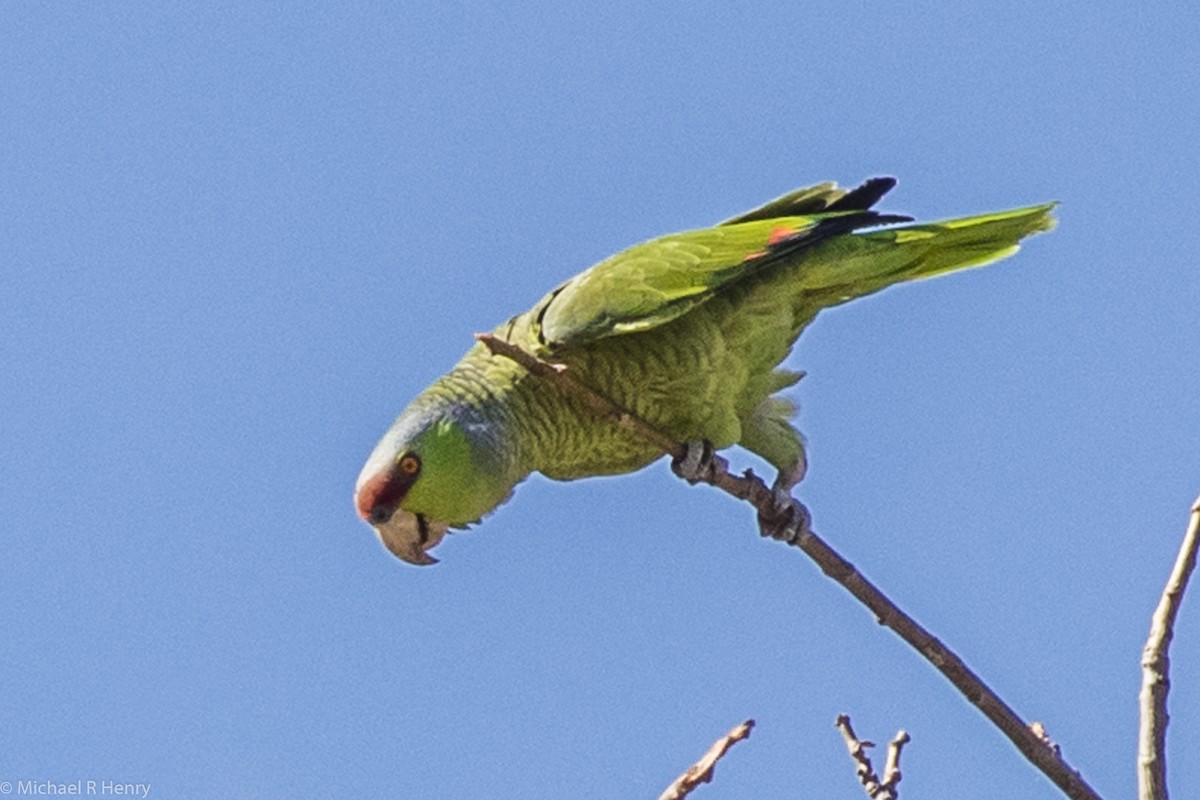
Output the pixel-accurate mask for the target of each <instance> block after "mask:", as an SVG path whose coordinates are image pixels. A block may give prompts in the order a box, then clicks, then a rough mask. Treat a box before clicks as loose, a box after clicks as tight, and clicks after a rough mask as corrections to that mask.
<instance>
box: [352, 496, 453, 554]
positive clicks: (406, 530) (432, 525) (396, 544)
mask: <svg viewBox="0 0 1200 800" xmlns="http://www.w3.org/2000/svg"><path fill="white" fill-rule="evenodd" d="M371 527H373V528H374V529H375V532H376V533H377V534H379V540H380V541H381V542H383V546H384V547H386V548H387V549H388V550H391V551H392V555H394V556H396V557H397V558H399V559H400V560H401V561H407V562H408V563H409V564H416V565H417V566H422V567H423V566H427V565H429V564H436V563H437V561H438V560H437V559H436V558H434V557H433V556H431V555H429V552H428V551H430V550H432V549H433V548H435V547H437V545H438V542H440V541H442V537H443V536H445V535H446V531H448V530H449V529H450V526H449V525H448V524H447V523H445V522H431V521H429V520H427V519H426V518H425V516H424V515H423V514H410V513H408V512H407V511H404V510H402V509H399V508H397V509H396V510H395V511H394V512H393V513H392V516H391V517H389V518H388V519H386V520H384V521H383V522H375V523H373V524H372V526H371Z"/></svg>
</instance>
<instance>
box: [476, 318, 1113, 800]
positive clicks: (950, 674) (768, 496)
mask: <svg viewBox="0 0 1200 800" xmlns="http://www.w3.org/2000/svg"><path fill="white" fill-rule="evenodd" d="M475 338H476V339H478V340H479V341H481V342H483V343H484V344H485V345H486V346H487V347H488V349H489V350H491V351H492V352H493V353H495V354H497V355H500V356H504V357H507V358H510V359H512V360H513V361H515V362H517V363H518V364H520V365H521V366H523V367H525V369H527V370H529V372H530V373H531V374H534V375H538V376H540V377H544V378H546V379H547V380H549V381H553V382H554V383H556V384H557V385H558V386H559V387H560V388H562V389H563V390H564V391H567V392H572V393H574V394H575V395H576V396H577V397H579V398H580V399H582V400H584V401H586V402H587V403H588V404H589V406H590V407H591V408H593V409H594V410H595V411H596V413H597V415H598V416H600V417H601V418H602V419H607V420H608V421H609V422H611V423H612V424H614V425H617V426H619V427H621V428H622V429H624V430H627V431H629V432H630V433H631V434H632V435H635V436H638V437H641V438H642V439H643V440H644V441H646V442H648V443H650V444H653V445H654V446H655V447H658V448H660V449H661V450H662V451H663V452H664V453H668V454H670V455H672V456H673V457H675V458H682V457H683V456H684V455H686V452H687V449H686V447H685V446H684V445H683V444H682V443H680V442H676V441H674V440H672V439H671V438H670V437H668V436H666V435H664V434H663V433H662V432H660V431H658V430H656V429H655V428H654V427H653V426H652V425H650V424H649V423H647V422H646V421H645V420H642V419H640V418H639V417H638V416H636V415H635V414H633V412H631V411H629V410H628V409H624V408H622V407H621V406H619V405H617V404H616V403H614V402H613V401H612V400H610V399H608V398H607V397H604V396H603V395H601V394H600V393H598V392H596V391H595V390H594V389H592V388H590V387H588V386H587V385H586V384H584V383H583V382H582V381H580V380H579V379H578V378H576V377H574V376H573V375H570V374H569V372H568V370H567V368H566V366H564V365H562V364H551V363H549V362H546V361H543V360H542V359H540V358H538V357H537V356H534V355H533V354H531V353H529V352H527V351H525V350H523V349H522V348H520V347H518V346H516V345H514V344H512V343H510V342H506V341H504V340H502V339H499V338H497V337H496V336H494V335H492V334H489V333H480V334H476V336H475ZM713 461H714V465H713V469H711V470H710V471H709V473H708V474H707V475H705V476H704V477H703V478H702V480H703V481H704V482H705V483H709V484H711V485H713V486H716V487H717V488H718V489H721V490H722V491H724V492H726V493H728V494H730V495H732V496H734V497H736V498H738V499H739V500H745V501H746V502H748V503H750V504H751V505H753V506H754V507H755V508H756V509H757V510H758V513H759V517H760V519H765V520H769V519H772V518H773V517H775V516H777V515H778V514H779V509H778V508H777V507H776V505H775V502H774V495H773V493H772V492H771V490H770V489H768V488H767V486H766V484H764V483H763V482H762V480H761V479H760V478H759V477H758V476H757V475H755V474H754V473H753V472H751V471H750V470H746V471H745V473H744V474H743V475H742V476H740V477H739V476H735V475H732V474H730V473H729V471H728V462H727V461H725V460H724V459H723V458H720V457H719V456H718V457H715V458H714V459H713ZM797 506H798V507H799V508H800V509H802V510H803V506H800V504H799V503H797ZM764 530H765V528H764ZM784 541H786V542H787V543H788V544H790V545H793V546H795V547H798V548H800V549H801V550H802V551H804V553H805V555H807V556H808V557H809V558H811V559H812V560H813V561H815V562H816V563H817V566H819V567H820V568H821V571H822V572H824V573H825V574H826V575H828V576H829V577H830V578H832V579H833V580H835V581H837V582H838V583H839V584H841V586H842V587H843V588H844V589H845V590H846V591H848V592H850V594H852V595H854V597H855V598H856V599H857V600H858V601H859V602H861V603H862V604H863V605H865V606H866V607H867V608H869V609H870V610H871V612H872V613H873V614H874V615H875V618H876V620H877V621H878V622H879V624H881V625H884V626H886V627H888V628H891V629H892V630H893V631H894V632H895V633H896V634H897V635H898V636H899V637H900V638H901V639H903V640H904V641H905V642H907V643H908V644H909V645H911V646H912V647H913V648H914V649H915V650H916V651H917V652H919V653H920V654H921V655H922V656H924V657H925V658H926V660H928V661H929V662H930V663H931V664H933V666H934V667H936V668H937V670H938V671H939V672H941V673H942V675H944V676H945V677H946V679H947V680H949V681H950V682H951V683H952V684H953V685H954V687H955V688H956V689H958V691H959V692H961V693H962V695H963V696H964V697H966V698H967V700H968V701H969V702H970V703H971V704H972V705H974V706H975V707H976V708H978V709H979V710H980V711H981V712H982V713H983V715H984V716H985V717H987V718H988V719H989V720H991V722H992V724H994V725H995V726H996V727H997V728H999V729H1000V731H1001V732H1002V733H1003V734H1004V735H1005V736H1007V737H1008V740H1009V741H1010V742H1012V743H1013V745H1014V746H1015V747H1016V748H1017V750H1019V751H1020V752H1021V754H1022V755H1024V756H1025V758H1026V759H1027V760H1028V761H1029V762H1030V763H1031V764H1033V765H1034V766H1036V767H1037V768H1038V769H1039V770H1041V771H1042V773H1043V774H1044V775H1045V776H1046V777H1047V778H1049V779H1050V780H1051V781H1052V782H1053V783H1054V784H1055V785H1056V786H1058V787H1059V789H1061V790H1062V791H1063V793H1065V794H1066V795H1067V796H1068V797H1070V798H1072V800H1101V798H1100V795H1099V794H1097V793H1096V791H1095V790H1094V789H1093V788H1092V787H1091V786H1090V785H1088V783H1087V781H1085V780H1084V779H1083V776H1081V775H1080V774H1079V772H1078V771H1077V770H1075V769H1074V768H1073V767H1072V766H1071V765H1070V764H1068V763H1067V762H1066V761H1065V760H1064V759H1063V758H1062V755H1061V753H1060V752H1059V751H1058V750H1057V748H1054V747H1052V746H1050V745H1048V744H1047V743H1046V742H1045V741H1044V740H1043V739H1042V738H1041V737H1040V736H1038V735H1036V734H1035V733H1034V732H1033V731H1032V730H1031V729H1030V727H1029V726H1028V725H1026V724H1025V722H1024V721H1023V720H1022V719H1021V717H1020V716H1018V715H1017V713H1016V712H1015V711H1013V710H1012V709H1011V708H1010V707H1009V706H1008V704H1007V703H1005V702H1004V701H1003V700H1001V699H1000V696H999V695H997V694H996V693H995V692H993V691H992V690H991V689H990V688H989V687H988V686H987V684H985V683H984V682H983V681H982V680H981V679H980V678H979V676H978V675H976V674H975V673H974V672H972V671H971V669H970V668H969V667H968V666H967V665H966V664H965V663H964V662H963V660H962V659H961V658H959V657H958V656H957V655H955V654H954V653H953V652H952V651H951V650H950V649H949V648H947V647H946V646H945V645H944V644H942V643H941V642H940V641H938V639H937V637H935V636H934V635H933V634H931V633H930V632H929V631H927V630H925V628H923V627H921V625H920V624H918V623H917V621H916V620H914V619H913V618H912V617H910V616H908V615H907V614H905V613H904V612H903V611H901V610H900V609H899V608H898V607H897V606H896V605H895V604H894V603H892V601H891V600H889V599H888V598H887V597H886V596H885V595H884V594H883V592H881V591H880V590H879V589H878V588H876V586H875V585H874V584H872V583H871V582H870V581H869V580H867V578H866V577H864V576H863V574H862V573H860V572H859V571H858V570H857V569H856V568H855V567H854V565H853V564H851V563H850V562H849V561H847V560H846V559H844V558H842V556H841V555H839V554H838V553H837V551H835V550H834V549H833V548H832V547H830V546H829V545H828V544H826V543H825V541H824V540H822V539H821V538H820V537H819V536H817V535H816V534H815V533H813V531H812V530H811V529H810V528H809V526H808V525H800V526H798V527H797V528H796V529H794V530H793V531H792V533H791V534H789V538H786V539H784Z"/></svg>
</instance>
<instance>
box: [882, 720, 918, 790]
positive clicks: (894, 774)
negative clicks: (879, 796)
mask: <svg viewBox="0 0 1200 800" xmlns="http://www.w3.org/2000/svg"><path fill="white" fill-rule="evenodd" d="M910 741H912V737H911V736H909V735H908V731H906V730H904V729H901V730H898V731H896V735H895V736H893V737H892V740H891V741H890V742H888V751H887V761H885V762H883V785H884V786H887V787H889V788H891V790H892V792H893V795H898V794H899V793H900V790H899V789H897V788H896V785H897V784H899V783H900V779H901V778H903V777H904V775H903V773H901V772H900V751H901V750H903V749H904V745H906V744H908V743H909V742H910Z"/></svg>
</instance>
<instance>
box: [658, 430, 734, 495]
mask: <svg viewBox="0 0 1200 800" xmlns="http://www.w3.org/2000/svg"><path fill="white" fill-rule="evenodd" d="M683 446H684V448H685V450H686V452H685V454H684V456H683V458H672V459H671V471H672V472H674V473H675V474H676V475H678V476H679V477H681V478H683V479H684V480H685V481H687V482H688V483H690V484H692V485H693V486H694V485H696V484H697V483H711V482H712V480H713V479H714V478H715V477H716V475H717V473H719V472H722V471H724V470H725V469H726V467H728V464H727V463H726V461H725V459H723V458H721V457H720V456H718V455H717V452H716V450H714V449H713V443H712V442H710V441H708V440H707V439H705V440H704V441H702V442H684V445H683Z"/></svg>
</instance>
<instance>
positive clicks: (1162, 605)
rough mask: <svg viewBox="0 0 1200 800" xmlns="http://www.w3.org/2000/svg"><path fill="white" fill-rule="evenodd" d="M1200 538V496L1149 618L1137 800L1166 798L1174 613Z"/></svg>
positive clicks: (1190, 569)
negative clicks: (1168, 704) (1169, 692)
mask: <svg viewBox="0 0 1200 800" xmlns="http://www.w3.org/2000/svg"><path fill="white" fill-rule="evenodd" d="M1198 539H1200V497H1197V498H1196V502H1194V503H1192V514H1191V517H1190V519H1189V520H1188V527H1187V532H1185V533H1184V535H1183V543H1182V544H1181V545H1180V546H1179V555H1178V556H1176V558H1175V566H1174V567H1172V569H1171V575H1170V577H1168V578H1167V585H1166V588H1165V589H1163V593H1162V597H1160V598H1159V600H1158V608H1156V609H1154V616H1152V617H1151V618H1150V636H1149V638H1148V639H1147V640H1146V647H1145V649H1144V650H1142V690H1141V693H1140V695H1139V697H1138V700H1139V704H1140V705H1141V721H1140V724H1139V725H1138V800H1167V721H1168V719H1169V716H1168V714H1167V692H1168V690H1169V689H1170V688H1171V681H1170V669H1171V660H1170V658H1168V657H1167V650H1168V649H1169V648H1170V646H1171V637H1172V636H1173V635H1174V628H1175V617H1176V615H1178V613H1179V605H1180V603H1182V602H1183V593H1184V591H1185V590H1186V589H1187V582H1188V577H1189V576H1191V574H1192V570H1193V569H1195V567H1196V548H1197V540H1198Z"/></svg>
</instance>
